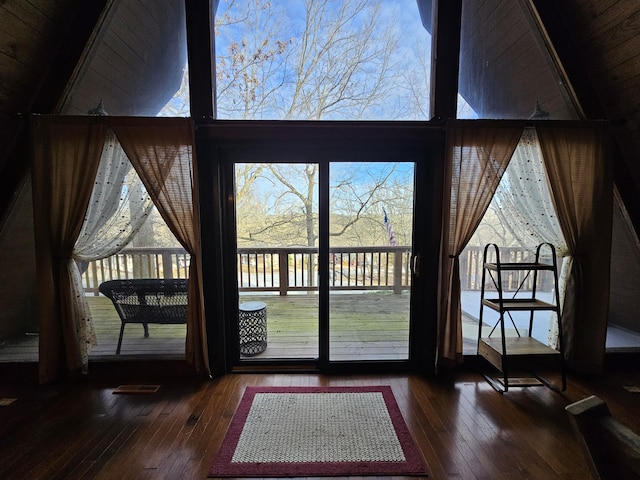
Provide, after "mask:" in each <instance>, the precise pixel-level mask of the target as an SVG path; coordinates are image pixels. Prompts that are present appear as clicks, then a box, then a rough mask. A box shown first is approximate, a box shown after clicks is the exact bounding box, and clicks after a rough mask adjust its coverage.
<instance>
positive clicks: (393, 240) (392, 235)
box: [382, 209, 398, 247]
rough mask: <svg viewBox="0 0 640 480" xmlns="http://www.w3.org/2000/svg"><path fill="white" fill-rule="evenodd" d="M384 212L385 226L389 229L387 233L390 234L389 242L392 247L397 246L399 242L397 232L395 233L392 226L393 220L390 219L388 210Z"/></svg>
mask: <svg viewBox="0 0 640 480" xmlns="http://www.w3.org/2000/svg"><path fill="white" fill-rule="evenodd" d="M382 211H383V212H384V226H385V228H386V229H387V235H388V236H389V244H390V245H391V246H392V247H397V246H398V242H396V234H395V233H393V227H391V222H390V221H389V217H388V216H387V211H386V210H384V209H383V210H382Z"/></svg>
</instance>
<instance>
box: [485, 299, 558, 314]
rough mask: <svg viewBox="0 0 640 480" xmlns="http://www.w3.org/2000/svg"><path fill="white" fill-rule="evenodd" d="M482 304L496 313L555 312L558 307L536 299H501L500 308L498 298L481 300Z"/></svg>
mask: <svg viewBox="0 0 640 480" xmlns="http://www.w3.org/2000/svg"><path fill="white" fill-rule="evenodd" d="M482 304H483V305H486V306H487V307H489V308H491V309H492V310H495V311H496V312H499V311H501V310H502V311H503V312H507V311H528V310H533V311H545V310H546V311H557V310H558V307H556V306H555V305H553V304H551V303H548V302H544V301H542V300H538V299H537V298H511V299H503V300H502V307H501V306H500V299H499V298H483V299H482Z"/></svg>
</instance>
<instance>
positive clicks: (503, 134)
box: [437, 122, 523, 366]
mask: <svg viewBox="0 0 640 480" xmlns="http://www.w3.org/2000/svg"><path fill="white" fill-rule="evenodd" d="M522 130H523V129H522V127H514V126H507V125H504V126H497V127H496V126H494V127H490V126H487V124H483V123H480V124H473V123H472V122H451V123H449V124H448V125H447V158H446V165H445V180H444V190H443V191H444V198H443V209H444V212H445V215H443V229H442V235H443V236H442V249H441V258H440V278H439V288H438V358H437V365H439V366H446V365H451V364H455V363H458V362H460V361H461V360H462V308H461V304H460V262H459V259H458V256H459V255H460V253H461V252H462V250H463V249H464V247H465V246H466V244H467V243H468V242H469V240H470V238H471V236H472V235H473V232H474V231H475V230H476V228H477V226H478V224H479V223H480V221H481V220H482V217H483V215H484V213H485V211H486V209H487V207H488V206H489V203H490V202H491V198H492V197H493V194H494V192H495V190H496V188H497V186H498V184H499V183H500V179H501V178H502V175H503V174H504V171H505V169H506V167H507V165H508V163H509V159H510V158H511V156H512V155H513V151H514V150H515V148H516V146H517V144H518V140H519V139H520V135H521V134H522ZM447 213H448V214H447Z"/></svg>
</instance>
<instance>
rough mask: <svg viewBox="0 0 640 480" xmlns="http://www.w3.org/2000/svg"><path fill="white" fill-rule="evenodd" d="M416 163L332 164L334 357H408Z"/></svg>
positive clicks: (330, 263)
mask: <svg viewBox="0 0 640 480" xmlns="http://www.w3.org/2000/svg"><path fill="white" fill-rule="evenodd" d="M413 185H414V164H413V163H411V162H376V163H372V162H340V163H338V162H334V163H331V164H330V167H329V259H328V270H329V360H330V361H362V360H407V359H408V358H409V313H410V292H411V285H410V283H411V282H410V281H411V272H410V259H411V241H412V230H413Z"/></svg>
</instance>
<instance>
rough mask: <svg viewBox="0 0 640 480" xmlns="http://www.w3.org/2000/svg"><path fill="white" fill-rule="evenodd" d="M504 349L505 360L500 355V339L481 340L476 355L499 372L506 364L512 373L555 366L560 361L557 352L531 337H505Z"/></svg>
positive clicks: (501, 354)
mask: <svg viewBox="0 0 640 480" xmlns="http://www.w3.org/2000/svg"><path fill="white" fill-rule="evenodd" d="M505 347H506V351H507V355H506V356H507V357H508V359H505V358H504V355H503V353H502V340H501V339H500V337H489V338H481V339H480V342H479V343H478V354H479V355H481V356H483V357H484V358H485V359H486V360H487V361H489V363H491V364H492V365H493V366H494V367H496V368H497V369H498V370H500V371H503V368H504V365H505V364H507V363H508V367H509V370H510V371H512V370H520V369H527V370H530V369H536V368H540V367H543V366H550V365H555V366H557V365H558V363H559V361H560V352H559V351H557V350H554V349H553V348H551V347H549V346H547V345H545V344H544V343H542V342H539V341H538V340H536V339H535V338H532V337H506V338H505Z"/></svg>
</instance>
